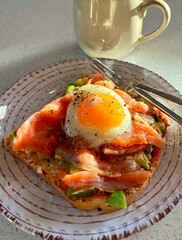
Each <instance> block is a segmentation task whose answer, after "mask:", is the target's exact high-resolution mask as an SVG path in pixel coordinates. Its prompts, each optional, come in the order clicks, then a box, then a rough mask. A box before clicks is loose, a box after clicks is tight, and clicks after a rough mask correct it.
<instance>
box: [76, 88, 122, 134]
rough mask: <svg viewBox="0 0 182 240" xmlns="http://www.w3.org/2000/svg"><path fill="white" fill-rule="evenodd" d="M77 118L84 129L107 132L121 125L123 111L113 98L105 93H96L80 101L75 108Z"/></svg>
mask: <svg viewBox="0 0 182 240" xmlns="http://www.w3.org/2000/svg"><path fill="white" fill-rule="evenodd" d="M77 117H78V121H79V122H80V123H81V124H82V125H84V126H86V127H92V128H96V129H101V130H107V129H111V128H113V127H117V126H118V125H120V124H121V122H122V121H123V119H124V110H123V107H122V105H121V103H120V102H119V101H118V100H117V99H115V98H114V97H112V96H110V95H109V94H106V93H96V94H90V95H89V96H87V97H86V98H84V99H82V101H81V102H80V104H79V106H78V108H77Z"/></svg>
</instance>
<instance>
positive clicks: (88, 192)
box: [66, 188, 95, 198]
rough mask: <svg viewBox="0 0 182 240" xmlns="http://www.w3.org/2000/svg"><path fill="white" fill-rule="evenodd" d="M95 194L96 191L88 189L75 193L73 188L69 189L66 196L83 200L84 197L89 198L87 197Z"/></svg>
mask: <svg viewBox="0 0 182 240" xmlns="http://www.w3.org/2000/svg"><path fill="white" fill-rule="evenodd" d="M94 192H95V189H86V190H82V191H75V190H74V189H72V188H68V191H67V193H66V196H67V197H68V198H70V197H76V198H83V197H87V196H89V195H91V194H93V193H94Z"/></svg>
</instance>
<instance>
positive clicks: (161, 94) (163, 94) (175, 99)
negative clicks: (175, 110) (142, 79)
mask: <svg viewBox="0 0 182 240" xmlns="http://www.w3.org/2000/svg"><path fill="white" fill-rule="evenodd" d="M138 88H140V89H143V90H146V91H148V92H151V93H154V94H156V95H158V96H159V97H162V98H165V99H168V100H170V101H171V102H174V103H177V104H179V105H181V106H182V99H181V98H179V97H176V96H174V95H171V94H169V93H166V92H163V91H160V90H158V89H155V88H152V87H149V86H146V85H143V84H141V83H139V84H137V85H135V89H138Z"/></svg>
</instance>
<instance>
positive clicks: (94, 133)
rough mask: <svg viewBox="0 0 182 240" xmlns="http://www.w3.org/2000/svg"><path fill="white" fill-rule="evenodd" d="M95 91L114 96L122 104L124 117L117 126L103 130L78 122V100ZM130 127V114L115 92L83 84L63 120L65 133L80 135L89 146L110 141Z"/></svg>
mask: <svg viewBox="0 0 182 240" xmlns="http://www.w3.org/2000/svg"><path fill="white" fill-rule="evenodd" d="M97 92H99V93H104V94H108V95H110V96H111V97H113V98H115V99H116V100H117V101H118V102H119V104H121V105H122V108H123V110H124V118H123V120H122V122H121V124H120V125H119V126H117V127H112V128H110V129H109V130H103V129H96V128H92V127H87V126H85V125H83V124H81V123H80V122H79V120H78V117H77V108H78V106H79V104H80V102H81V101H83V99H84V98H86V97H87V96H88V95H90V94H93V93H97ZM95 117H97V116H95ZM130 127H131V115H130V112H129V110H128V108H127V106H126V104H125V102H124V101H123V99H122V98H121V97H120V96H119V95H118V94H117V93H115V92H114V91H112V90H110V89H108V88H106V87H103V86H99V85H85V86H82V87H80V88H79V90H78V92H77V93H76V94H75V95H74V97H73V99H72V101H71V103H70V104H69V106H68V109H67V115H66V120H65V132H66V134H67V135H68V136H69V137H75V136H80V137H82V138H83V139H84V141H86V142H87V143H88V144H89V145H90V147H99V146H101V145H103V144H106V143H110V142H112V140H113V139H114V138H115V137H116V136H117V135H122V134H123V133H124V132H127V131H129V129H130Z"/></svg>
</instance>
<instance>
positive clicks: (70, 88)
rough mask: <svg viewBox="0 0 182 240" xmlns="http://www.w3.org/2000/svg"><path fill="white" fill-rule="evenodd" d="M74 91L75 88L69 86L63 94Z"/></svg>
mask: <svg viewBox="0 0 182 240" xmlns="http://www.w3.org/2000/svg"><path fill="white" fill-rule="evenodd" d="M74 89H75V86H74V85H73V84H71V85H69V86H68V87H67V88H66V90H65V92H64V94H67V93H69V92H71V91H73V90H74Z"/></svg>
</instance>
